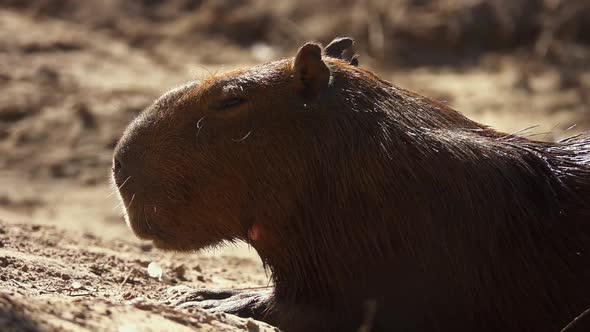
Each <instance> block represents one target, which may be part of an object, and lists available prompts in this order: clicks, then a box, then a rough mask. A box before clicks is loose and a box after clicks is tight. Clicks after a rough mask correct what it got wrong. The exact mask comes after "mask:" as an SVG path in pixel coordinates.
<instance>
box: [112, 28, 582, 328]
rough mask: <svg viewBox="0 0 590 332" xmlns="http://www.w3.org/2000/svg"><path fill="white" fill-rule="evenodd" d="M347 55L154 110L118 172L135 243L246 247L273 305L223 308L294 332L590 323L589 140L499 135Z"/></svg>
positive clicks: (233, 79) (203, 88) (124, 146)
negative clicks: (264, 276)
mask: <svg viewBox="0 0 590 332" xmlns="http://www.w3.org/2000/svg"><path fill="white" fill-rule="evenodd" d="M351 44H352V40H351V39H350V38H340V39H337V40H335V41H334V42H332V43H331V44H330V45H328V46H327V47H326V48H324V49H322V48H321V46H320V45H318V44H314V43H308V44H305V45H304V46H303V47H301V48H300V49H299V51H298V53H297V55H296V56H295V57H294V58H291V59H284V60H278V61H275V62H271V63H267V64H263V65H260V66H257V67H253V68H249V69H245V70H238V71H232V72H229V73H227V74H224V75H217V76H213V77H211V78H209V79H207V80H205V81H202V82H198V83H197V82H191V83H188V84H187V85H185V86H183V87H180V88H177V89H174V90H172V91H170V92H168V93H167V94H165V95H164V96H162V97H161V98H159V99H158V100H157V101H156V102H155V103H154V104H153V105H152V106H150V107H149V108H148V109H146V110H145V111H144V112H143V113H142V114H141V115H140V116H139V117H138V118H137V119H135V120H134V121H133V122H132V123H131V125H130V126H129V128H128V129H127V130H126V131H125V134H124V135H123V137H122V138H121V140H120V142H119V144H118V146H117V148H116V151H115V156H114V165H113V178H114V180H115V183H116V185H117V186H118V191H119V193H120V196H121V199H122V201H123V204H124V206H125V210H126V215H127V220H128V223H129V225H130V227H131V228H132V229H133V231H134V232H135V233H136V234H137V235H138V236H139V237H141V238H145V239H151V240H153V241H154V243H155V244H156V246H158V247H161V248H166V249H172V250H193V249H200V248H204V247H207V246H214V245H218V244H220V243H222V242H224V241H230V242H231V241H245V242H248V243H249V244H250V245H251V246H252V247H254V248H255V249H256V250H257V252H258V253H259V254H260V257H261V258H262V260H263V262H264V264H265V265H266V267H267V268H268V269H269V270H270V271H271V273H272V278H273V282H274V290H273V292H272V294H271V295H270V296H266V295H265V294H262V293H260V294H257V293H255V292H250V293H248V294H241V297H240V299H241V300H240V301H235V303H236V307H235V308H234V307H232V305H230V304H231V303H230V302H231V301H232V299H234V300H235V296H238V295H239V294H237V295H235V296H228V297H227V298H226V299H221V300H219V303H220V308H224V309H223V310H224V311H227V312H232V313H238V314H241V315H253V316H254V317H255V318H257V319H262V320H266V321H269V322H271V323H273V324H276V325H278V326H279V327H280V328H282V329H284V330H286V331H356V330H358V328H359V327H361V326H365V327H368V328H371V330H372V331H555V332H557V331H560V330H561V329H562V328H564V327H565V326H566V325H568V324H569V323H570V322H572V321H573V320H574V318H576V317H577V316H578V315H580V314H581V313H582V312H584V311H585V310H586V309H587V308H589V307H590V251H589V249H590V136H589V135H580V136H576V137H572V138H569V139H566V140H563V141H560V142H557V143H544V142H536V141H531V140H527V139H525V138H522V137H518V136H515V135H511V134H505V133H500V132H498V131H495V130H493V129H490V128H488V127H486V126H485V125H482V124H479V123H476V122H474V121H471V120H469V119H467V118H466V117H464V116H462V115H461V114H459V113H458V112H456V111H454V110H452V109H450V108H448V107H447V106H445V105H443V104H440V103H437V102H435V101H433V100H431V99H428V98H427V97H423V96H420V95H418V94H415V93H413V92H409V91H407V90H404V89H401V88H399V87H396V86H394V85H392V84H391V83H389V82H386V81H384V80H382V79H380V78H379V77H377V76H376V75H374V74H373V73H371V72H368V71H366V70H363V69H360V68H358V67H357V66H356V64H357V60H356V57H355V58H353V59H348V60H347V59H344V58H343V57H342V52H343V51H344V50H345V49H347V48H348V47H350V45H351ZM248 299H250V300H248ZM224 301H225V302H224ZM228 301H230V302H228ZM234 309H235V310H234ZM211 310H214V308H213V309H211ZM575 329H581V330H584V329H588V331H590V327H589V324H588V322H587V321H586V322H585V321H584V317H582V319H580V320H578V321H577V322H576V323H574V324H573V325H572V326H571V328H570V329H568V330H567V331H568V332H570V331H573V330H575Z"/></svg>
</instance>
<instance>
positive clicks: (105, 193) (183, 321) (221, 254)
mask: <svg viewBox="0 0 590 332" xmlns="http://www.w3.org/2000/svg"><path fill="white" fill-rule="evenodd" d="M220 3H222V2H217V1H188V0H186V1H185V0H174V1H167V2H160V1H138V2H127V1H116V0H110V1H104V2H80V1H74V0H72V1H68V0H43V1H24V0H23V1H0V331H78V330H81V331H121V332H123V331H125V332H127V331H201V330H202V331H209V330H215V331H217V330H222V331H235V330H237V331H240V330H242V331H243V330H248V331H267V330H273V328H271V327H269V326H267V325H265V324H263V323H259V322H254V321H251V320H245V319H240V318H237V317H233V316H231V315H220V316H213V315H210V314H208V313H206V312H204V311H202V310H196V309H195V310H193V311H191V312H187V311H186V310H176V309H173V307H172V306H171V304H172V303H173V301H174V298H175V297H177V296H178V294H180V293H182V291H183V290H184V289H186V288H187V287H190V288H252V287H268V286H269V278H268V276H267V275H266V274H265V271H264V270H263V269H262V267H261V264H260V261H259V259H258V258H257V256H256V254H255V252H253V251H252V250H249V248H247V247H246V246H245V245H238V246H232V247H229V248H227V247H226V248H222V249H218V250H216V251H211V252H203V253H193V254H180V253H169V252H162V251H159V250H156V249H154V248H153V247H152V246H151V245H150V244H148V243H143V242H140V241H139V240H137V239H135V237H134V236H133V234H132V233H131V231H130V230H128V229H127V227H126V226H125V225H124V222H123V219H122V217H121V215H120V211H119V208H118V207H117V204H118V202H116V199H115V197H114V196H113V195H111V192H112V190H111V186H110V183H109V169H110V163H111V156H112V149H113V147H114V145H115V144H116V142H117V139H118V137H119V136H120V134H121V133H122V131H123V129H124V128H125V126H126V125H127V123H128V122H129V121H130V120H131V119H132V118H133V117H134V116H135V115H137V114H138V112H140V111H141V110H142V109H143V108H144V107H146V106H147V105H149V104H150V103H151V102H152V101H153V100H154V99H155V98H156V97H157V96H158V95H160V94H161V93H163V92H164V91H166V90H168V89H170V88H172V87H174V86H176V85H179V84H181V83H183V82H185V81H187V80H192V79H201V78H204V77H207V76H209V75H211V73H214V72H218V71H223V70H226V69H230V68H234V67H238V66H247V65H251V64H255V63H260V62H262V61H267V60H270V59H273V58H277V57H281V56H288V55H289V54H292V53H293V52H294V51H295V50H296V48H297V46H298V45H299V44H300V43H301V42H303V41H305V40H308V39H316V40H320V41H323V42H324V43H325V42H327V41H329V39H330V38H332V37H335V36H339V35H351V36H354V37H356V38H357V51H358V52H359V53H360V54H361V66H364V67H366V68H370V69H372V70H374V71H376V72H378V73H379V74H380V76H382V77H383V78H385V79H387V80H389V81H392V82H394V83H396V84H398V85H401V86H403V87H406V88H410V89H413V90H416V91H418V92H420V93H423V94H426V95H428V96H431V97H434V98H435V99H438V100H442V101H444V102H446V103H448V104H449V105H451V106H452V107H453V108H455V109H458V110H460V111H462V112H464V113H465V114H467V115H468V116H469V117H471V118H473V119H476V120H478V121H481V122H483V123H486V124H489V125H491V126H494V127H496V128H498V129H501V130H504V131H507V132H516V131H519V130H521V129H524V128H528V127H531V126H537V127H535V128H532V129H529V130H526V131H524V132H522V133H521V134H522V135H536V136H533V137H534V138H537V139H543V140H555V139H559V138H562V137H566V136H568V135H571V134H574V133H577V132H580V131H582V130H587V129H589V128H590V109H589V106H590V93H589V91H590V62H589V61H588V59H590V56H588V54H590V51H589V50H588V49H589V48H588V47H587V45H586V44H584V43H585V42H587V36H588V35H590V34H587V33H586V34H584V32H588V31H589V30H590V28H589V26H588V24H587V22H590V20H586V19H584V17H585V18H589V17H590V14H589V13H588V12H589V10H588V8H590V7H588V8H577V9H576V10H575V11H574V12H573V13H570V12H569V11H565V14H563V13H562V12H563V10H561V9H560V8H561V7H559V5H557V6H554V7H555V8H554V7H551V8H549V9H550V11H549V12H543V14H544V15H545V16H546V17H558V18H561V17H562V16H564V15H565V18H566V19H567V20H566V19H563V20H562V21H559V20H553V21H552V20H549V23H546V21H542V20H541V21H539V22H537V21H534V20H531V22H532V23H531V22H529V21H526V22H525V21H523V20H521V18H520V16H518V15H522V12H523V8H524V9H525V11H526V9H527V8H529V9H530V8H537V7H538V6H541V7H543V6H547V5H542V3H558V4H559V3H561V2H560V1H553V2H551V1H546V2H543V1H533V0H530V1H528V0H526V1H525V0H521V1H513V2H510V3H513V4H518V5H512V6H507V7H501V8H500V7H499V9H498V8H495V7H493V6H492V7H490V6H486V4H488V5H489V3H492V2H490V1H484V0H481V1H470V2H464V3H470V4H471V5H469V6H468V5H460V4H462V3H463V2H460V1H458V2H457V1H439V2H437V3H439V5H432V3H434V2H430V1H409V0H408V1H393V2H391V3H395V4H396V6H398V7H395V6H393V5H391V6H389V7H387V6H386V4H387V3H389V2H387V1H373V2H371V1H340V2H339V4H337V5H334V4H335V3H336V2H326V3H327V5H325V6H322V7H321V8H315V7H314V5H313V3H314V2H313V1H307V0H306V1H301V2H293V1H284V2H283V1H281V2H276V3H277V4H274V5H265V2H263V1H254V0H252V1H244V2H240V1H228V2H223V3H225V4H224V5H221V4H220ZM279 3H280V4H279ZM367 3H368V4H371V3H372V5H367ZM416 3H430V5H423V6H420V5H416ZM440 3H452V4H454V5H453V6H450V7H444V6H443V5H440ZM495 3H503V2H502V1H499V2H498V1H496V2H495ZM297 4H299V5H297ZM330 4H332V6H330ZM479 4H483V5H482V6H479ZM404 6H405V7H404ZM523 6H524V7H523ZM527 6H529V7H527ZM535 6H537V7H535ZM394 7H395V8H394ZM490 8H491V9H490ZM312 9H313V10H312ZM394 9H395V10H394ZM402 9H403V10H402ZM500 9H504V11H502V10H500ZM531 10H532V9H531ZM552 11H553V12H555V13H557V14H559V15H557V14H555V15H554V16H551V15H550V14H551V13H553V12H552ZM400 13H402V14H403V15H402V14H400ZM474 13H475V14H477V15H483V17H484V18H486V20H487V21H485V22H484V21H481V20H474V19H473V17H471V19H470V16H469V15H472V16H473V15H475V14H474ZM490 13H496V14H497V15H496V14H494V15H496V16H494V15H492V14H490ZM498 13H499V14H498ZM568 13H569V14H568ZM336 14H338V15H336ZM566 14H567V15H570V16H567V15H566ZM576 15H577V16H576ZM580 15H582V16H581V17H582V19H579V21H580V22H585V23H584V24H578V25H574V24H573V23H571V22H574V21H575V20H574V19H576V18H577V17H578V16H580ZM583 15H587V16H583ZM541 16H542V15H541ZM545 16H544V17H545ZM335 17H336V18H335ZM564 20H565V21H564ZM488 21H489V22H488ZM554 21H555V22H554ZM375 22H378V23H379V24H376V23H375ZM412 22H418V23H420V24H416V25H415V27H414V26H412V24H411V23H412ZM450 22H452V23H453V24H451V23H450ZM477 22H484V23H482V24H479V23H477ZM486 22H487V23H486ZM490 22H491V23H490ZM515 22H518V23H519V24H515ZM556 22H557V23H556ZM560 22H561V25H559V24H560ZM563 22H565V23H563ZM426 23H428V24H426ZM500 23H502V24H500ZM521 23H522V24H521ZM490 25H491V26H492V27H497V29H493V28H490ZM482 26H483V27H486V28H485V29H478V27H482ZM572 26H573V27H572ZM574 28H575V29H574ZM572 31H573V32H572ZM433 35H436V36H440V38H433ZM564 36H565V37H564ZM580 36H582V37H580ZM584 36H585V37H584ZM485 38H489V40H490V42H489V43H483V42H481V41H482V40H484V39H485ZM560 38H561V39H560ZM568 38H569V39H568ZM584 38H586V40H585V39H584ZM388 40H393V41H394V42H393V43H385V42H384V41H388ZM485 40H488V39H485ZM568 42H571V43H568ZM565 53H567V55H568V57H566V58H563V56H564V54H565ZM572 125H577V126H576V127H575V128H573V129H568V128H569V127H571V126H572ZM566 129H568V130H567V131H566V132H564V130H566ZM535 133H536V134H535ZM150 263H152V265H151V269H150V271H149V272H151V276H150V273H148V265H150ZM160 272H161V277H160V276H158V274H160Z"/></svg>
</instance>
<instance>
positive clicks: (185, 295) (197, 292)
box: [171, 288, 272, 321]
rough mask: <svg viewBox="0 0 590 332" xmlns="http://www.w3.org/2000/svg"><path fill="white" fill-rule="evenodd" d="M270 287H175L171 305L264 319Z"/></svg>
mask: <svg viewBox="0 0 590 332" xmlns="http://www.w3.org/2000/svg"><path fill="white" fill-rule="evenodd" d="M271 292H272V289H270V288H269V289H263V290H251V291H237V290H225V289H220V290H210V289H190V288H183V289H175V290H174V293H176V294H178V295H177V296H176V298H175V299H173V300H172V301H171V305H172V306H174V307H176V308H179V309H186V308H192V307H200V308H204V309H207V311H209V312H212V313H220V312H224V313H228V314H232V315H236V316H240V317H251V318H254V319H257V320H262V321H265V320H267V319H265V318H267V315H266V312H265V311H266V308H267V303H268V299H269V298H270V295H271Z"/></svg>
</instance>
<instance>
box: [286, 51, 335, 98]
mask: <svg viewBox="0 0 590 332" xmlns="http://www.w3.org/2000/svg"><path fill="white" fill-rule="evenodd" d="M293 71H294V73H295V79H296V80H297V84H298V85H299V87H300V88H301V91H302V92H303V93H304V94H305V95H306V96H308V97H317V96H318V95H319V94H320V93H321V92H322V90H323V89H324V88H326V87H327V86H328V83H329V81H330V69H328V67H327V66H326V64H325V63H324V61H323V60H322V47H321V46H320V45H318V44H315V43H307V44H305V45H303V46H302V47H301V48H300V49H299V51H298V52H297V55H296V56H295V60H294V61H293Z"/></svg>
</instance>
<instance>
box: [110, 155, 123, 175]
mask: <svg viewBox="0 0 590 332" xmlns="http://www.w3.org/2000/svg"><path fill="white" fill-rule="evenodd" d="M112 170H113V173H119V172H120V171H121V162H120V161H119V158H117V157H116V156H115V158H113V168H112Z"/></svg>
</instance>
